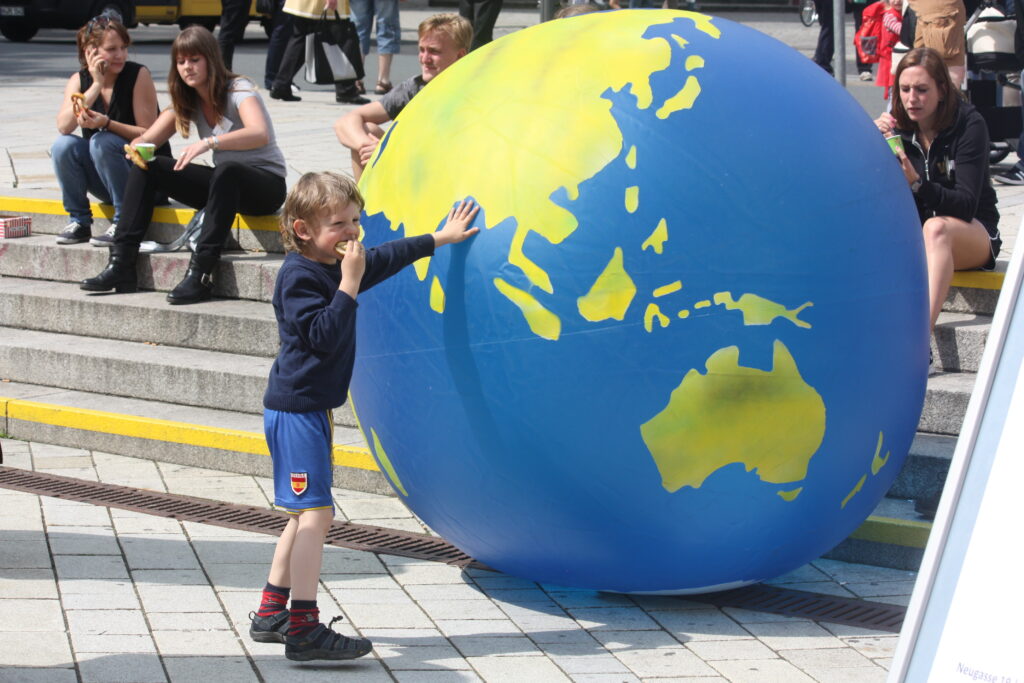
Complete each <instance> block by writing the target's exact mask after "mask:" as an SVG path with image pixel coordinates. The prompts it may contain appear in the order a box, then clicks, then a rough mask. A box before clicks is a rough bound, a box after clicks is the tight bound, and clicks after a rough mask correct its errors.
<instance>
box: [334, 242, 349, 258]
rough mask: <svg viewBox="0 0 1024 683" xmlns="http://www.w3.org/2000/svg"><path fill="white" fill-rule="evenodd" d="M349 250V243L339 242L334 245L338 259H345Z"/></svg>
mask: <svg viewBox="0 0 1024 683" xmlns="http://www.w3.org/2000/svg"><path fill="white" fill-rule="evenodd" d="M347 248H348V242H338V243H337V244H335V245H334V253H335V254H337V255H338V258H345V250H346V249H347Z"/></svg>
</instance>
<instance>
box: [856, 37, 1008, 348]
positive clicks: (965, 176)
mask: <svg viewBox="0 0 1024 683" xmlns="http://www.w3.org/2000/svg"><path fill="white" fill-rule="evenodd" d="M896 84H897V85H896V88H897V92H898V93H899V97H896V98H893V106H892V113H891V114H890V113H885V114H882V115H881V116H880V117H879V118H878V119H877V120H876V121H875V125H877V126H878V129H879V130H880V131H882V133H883V134H884V135H887V136H888V135H889V134H890V133H891V132H893V131H895V132H896V133H899V134H900V135H902V137H903V149H904V151H905V154H902V155H899V161H900V165H901V166H902V168H903V174H904V175H905V176H906V178H907V184H908V185H910V190H911V192H913V193H914V201H915V202H916V203H917V210H918V213H919V214H920V216H921V223H922V226H923V230H924V247H925V256H926V259H927V263H928V299H929V306H930V312H931V326H932V327H933V328H934V327H935V320H936V319H937V318H938V317H939V312H940V311H941V310H942V304H943V302H944V301H945V300H946V294H947V293H948V292H949V283H950V280H952V278H953V271H954V270H970V269H974V268H982V269H986V270H991V269H992V268H994V267H995V260H996V256H998V255H999V246H1000V244H1001V240H1000V239H999V228H998V224H999V211H998V210H996V193H995V190H993V189H992V181H991V178H990V177H989V168H988V148H989V139H988V128H987V126H986V125H985V120H984V119H983V118H982V117H981V114H979V113H978V112H977V111H976V110H975V109H974V107H972V106H971V105H970V104H969V103H967V102H966V101H964V100H963V99H962V98H961V97H960V95H959V93H960V91H959V90H958V89H956V88H954V87H953V84H952V80H951V78H950V75H949V70H948V69H947V68H946V65H945V63H944V62H943V60H942V56H941V55H939V53H938V52H936V51H935V50H932V49H930V48H917V49H914V50H911V51H910V52H908V53H907V54H906V56H905V57H904V58H903V61H901V62H900V64H899V67H897V69H896Z"/></svg>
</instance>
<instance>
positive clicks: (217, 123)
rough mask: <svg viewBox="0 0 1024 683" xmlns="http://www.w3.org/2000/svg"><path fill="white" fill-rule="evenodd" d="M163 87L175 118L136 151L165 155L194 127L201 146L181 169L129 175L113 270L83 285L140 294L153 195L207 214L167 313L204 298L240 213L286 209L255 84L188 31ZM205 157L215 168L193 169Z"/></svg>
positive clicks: (153, 164)
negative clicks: (156, 149) (163, 149)
mask: <svg viewBox="0 0 1024 683" xmlns="http://www.w3.org/2000/svg"><path fill="white" fill-rule="evenodd" d="M167 81H168V90H169V92H170V95H171V105H172V106H171V108H169V109H167V110H165V111H164V112H162V113H161V114H160V116H159V117H158V118H157V120H156V122H155V123H154V124H153V125H152V126H150V128H149V129H148V130H146V131H145V132H144V133H142V135H140V136H139V137H137V138H135V139H134V140H133V141H132V147H133V148H134V147H135V145H137V144H139V143H143V142H146V143H153V144H155V145H158V146H159V145H162V144H164V143H165V142H167V140H168V139H170V138H171V136H173V135H174V133H175V132H177V133H179V134H180V135H181V136H182V137H183V138H188V137H189V126H190V125H195V127H196V129H197V130H198V132H199V139H198V140H197V141H196V142H193V143H192V144H190V145H189V146H187V147H185V148H184V149H183V150H182V151H181V154H180V155H179V157H178V159H177V160H175V159H173V158H170V157H166V158H163V157H156V158H155V159H153V160H152V161H150V162H149V163H148V168H146V169H143V168H141V167H134V168H132V170H131V172H130V173H129V175H128V183H127V186H126V188H125V200H124V209H123V212H122V217H121V221H120V222H119V223H118V226H117V232H116V233H115V235H114V244H113V247H112V248H111V253H110V261H109V262H108V263H107V267H106V268H105V269H104V270H103V271H102V272H101V273H100V274H99V275H97V276H96V277H93V278H89V279H86V280H83V281H82V283H81V288H82V289H84V290H88V291H96V292H103V291H109V290H111V289H113V290H115V291H117V292H134V291H136V290H137V289H138V282H137V279H136V273H135V260H136V257H137V255H138V253H139V244H140V242H141V241H142V238H143V237H144V236H145V233H146V229H147V228H148V227H149V222H150V220H151V219H152V216H153V205H154V202H155V197H156V195H157V193H158V192H161V191H162V192H166V193H167V194H168V195H169V196H170V197H171V198H173V199H176V200H178V201H180V202H182V203H183V204H187V205H188V206H191V207H193V208H196V209H205V215H204V218H203V224H202V228H201V230H200V234H199V242H198V245H197V246H196V251H195V253H194V254H193V255H192V260H191V262H190V263H189V268H188V272H187V273H186V275H185V278H184V279H183V280H182V281H181V283H180V284H178V286H177V287H175V288H174V290H173V291H171V293H170V294H168V295H167V300H168V301H169V302H170V303H172V304H188V303H195V302H197V301H202V300H204V299H208V298H209V297H210V295H211V293H212V291H213V271H214V269H215V268H216V266H217V262H218V261H219V259H220V254H221V251H222V250H223V248H224V240H225V239H226V238H227V236H228V233H229V231H230V230H231V225H232V223H233V221H234V218H235V214H236V213H239V212H241V213H247V214H257V215H259V214H272V213H275V212H276V211H277V210H278V209H279V208H280V207H281V204H282V203H283V202H284V198H285V191H286V188H285V175H286V172H287V171H286V168H285V162H284V155H283V154H281V150H280V149H279V148H278V146H277V142H276V140H275V136H274V128H273V125H272V123H271V121H270V115H269V114H268V113H267V109H266V106H265V105H264V103H263V99H262V98H261V97H260V96H259V94H258V93H257V92H256V85H255V84H254V83H253V82H252V81H250V80H248V79H247V78H244V77H241V76H238V75H237V74H234V73H232V72H230V71H229V70H228V69H227V68H226V67H225V66H224V62H223V60H222V59H221V55H220V50H219V48H218V47H217V41H216V40H215V39H214V37H213V35H212V34H211V33H210V32H209V31H208V30H206V29H205V28H202V27H200V26H191V27H189V28H187V29H185V30H184V31H182V32H181V33H180V34H178V37H177V38H175V39H174V43H173V44H172V46H171V70H170V73H169V74H168V77H167ZM207 152H212V157H213V166H212V167H211V166H206V165H200V164H196V163H192V162H193V160H194V159H196V158H197V157H199V156H201V155H204V154H206V153H207Z"/></svg>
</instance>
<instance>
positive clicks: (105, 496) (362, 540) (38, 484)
mask: <svg viewBox="0 0 1024 683" xmlns="http://www.w3.org/2000/svg"><path fill="white" fill-rule="evenodd" d="M0 486H3V487H5V488H9V489H15V490H17V491H25V492H26V493H34V494H37V495H43V496H51V497H54V498H64V499H66V500H76V501H79V502H83V503H92V504H94V505H109V506H111V507H116V508H121V509H123V510H131V511H133V512H143V513H146V514H149V515H157V516H159V517H170V518H173V519H178V520H182V521H188V522H199V523H201V524H213V525H215V526H222V527H228V528H230V529H242V530H245V531H256V532H260V533H265V534H270V535H272V536H280V535H281V532H282V531H284V527H285V525H286V524H287V523H288V518H289V517H288V515H287V514H286V513H284V512H277V511H276V510H268V509H265V508H257V507H252V506H248V505H234V504H232V503H222V502H219V501H211V500H206V499H203V498H192V497H191V496H180V495H176V494H172V493H160V492H158V491H147V490H145V489H136V488H131V487H128V486H118V485H116V484H103V483H98V482H92V481H83V480H81V479H74V478H72V477H64V476H61V475H57V474H46V473H42V472H32V471H30V470H22V469H16V468H13V467H4V466H0ZM326 542H327V543H329V544H330V545H336V546H339V547H342V548H351V549H353V550H365V551H367V552H371V553H384V554H386V555H399V556H401V557H412V558H416V559H420V560H431V561H434V562H444V563H445V564H449V565H452V566H455V567H459V568H462V569H465V568H467V567H473V568H475V569H490V568H489V567H488V566H486V565H484V564H482V563H480V562H477V561H476V560H474V559H473V558H472V557H469V556H468V555H466V554H465V553H463V552H462V551H461V550H459V549H458V548H456V547H455V546H453V545H452V544H450V543H448V542H447V541H445V540H444V539H441V538H438V537H436V536H429V535H427V534H415V533H411V532H408V531H396V530H394V529H385V528H382V527H377V526H370V525H368V524H353V523H352V522H335V523H334V524H333V525H332V526H331V530H330V531H329V532H328V533H327V541H326Z"/></svg>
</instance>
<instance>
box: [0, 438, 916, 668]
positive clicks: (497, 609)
mask: <svg viewBox="0 0 1024 683" xmlns="http://www.w3.org/2000/svg"><path fill="white" fill-rule="evenodd" d="M0 445H2V447H3V453H4V465H6V466H11V467H18V468H23V469H29V470H35V471H39V472H47V473H52V474H60V475H65V476H71V477H77V478H79V479H83V480H88V481H101V482H107V483H112V484H119V485H123V486H133V487H140V488H146V489H151V490H156V491H162V492H168V493H176V494H184V495H190V496H200V497H204V498H210V499H217V500H224V501H226V502H232V503H244V504H251V505H258V506H269V505H270V502H271V497H272V495H273V482H272V481H271V480H270V479H269V478H263V477H254V476H248V475H239V474H231V473H225V472H217V471H214V470H208V469H200V468H195V467H185V466H181V465H172V464H165V463H159V462H154V461H152V460H142V459H136V458H130V457H125V456H119V455H112V454H109V453H100V452H91V451H86V450H81V449H74V448H65V447H60V446H51V445H47V444H41V443H31V442H24V441H14V440H11V439H3V440H2V441H0ZM334 496H335V503H336V506H337V518H338V519H339V520H349V521H353V522H362V523H368V524H374V525H377V526H384V527H388V528H393V529H401V530H407V531H421V532H422V531H425V529H424V527H423V526H422V525H421V524H420V523H419V521H418V520H417V519H416V518H415V517H413V515H412V514H411V513H410V512H409V511H408V510H407V509H406V508H405V507H404V506H403V505H402V504H401V503H399V502H398V501H397V500H396V499H394V498H390V497H387V496H375V495H372V494H366V493H360V492H355V491H345V490H341V489H336V490H335V491H334ZM275 542H276V538H275V537H272V536H268V535H265V534H259V533H254V532H247V531H237V530H232V529H225V528H221V527H217V526H211V525H204V524H198V523H193V522H179V521H177V520H173V519H166V518H162V517H154V516H150V515H145V514H141V513H136V512H129V511H125V510H119V509H116V508H107V507H102V506H94V505H89V504H85V503H78V502H73V501H67V500H62V499H57V498H50V497H45V496H38V495H32V494H27V493H21V492H17V491H12V490H9V489H4V488H0V614H5V615H20V616H19V617H18V618H16V619H15V618H8V619H5V620H3V621H2V622H0V681H3V682H4V683H22V682H25V683H29V682H32V683H34V682H39V683H62V682H63V681H68V682H69V683H70V682H76V683H114V682H126V683H161V682H171V683H175V682H178V681H180V682H182V683H186V682H188V683H192V682H193V681H197V680H217V681H218V682H219V683H228V682H234V681H264V682H268V683H269V682H275V681H289V682H297V683H303V682H305V681H310V682H315V681H326V680H334V679H335V678H337V677H338V676H339V675H344V676H345V680H351V681H401V682H407V681H408V682H416V683H427V682H430V683H434V682H442V681H544V682H545V683H546V682H547V681H578V682H580V683H602V682H609V683H611V682H619V681H622V682H626V681H647V680H652V681H690V680H693V681H704V682H711V681H736V682H745V681H758V682H762V681H783V682H786V683H789V682H791V681H818V682H819V683H826V682H831V681H857V682H858V683H870V682H871V681H884V680H885V677H886V671H887V667H888V665H889V662H890V658H891V657H892V654H893V651H894V648H895V644H896V638H897V636H895V635H893V634H890V633H885V632H881V631H873V630H867V629H862V628H854V627H850V626H839V625H835V624H826V623H815V622H813V621H809V620H806V619H797V618H792V617H781V616H777V615H772V614H765V613H760V612H753V611H750V610H744V609H737V608H722V609H719V608H716V607H710V606H708V605H706V604H703V603H700V602H697V601H691V600H684V599H681V598H674V597H665V596H625V595H616V594H604V593H595V592H593V591H580V590H574V589H569V588H563V587H559V586H550V585H538V584H535V583H533V582H530V581H524V580H522V579H517V578H514V577H510V576H505V575H502V574H498V573H493V572H489V571H482V570H468V571H461V570H459V569H457V568H454V567H449V566H446V565H442V564H437V563H432V562H428V561H423V560H413V559H408V558H401V557H392V556H388V555H374V554H372V553H366V552H359V551H355V550H348V549H344V548H336V547H326V548H325V555H324V569H323V575H322V580H321V584H320V594H319V601H320V608H321V610H322V613H323V614H324V616H325V618H330V617H332V616H334V615H336V614H342V615H344V616H345V620H344V621H343V622H340V623H339V625H338V629H339V631H340V632H342V633H345V634H347V635H355V634H359V635H362V636H364V637H367V638H370V639H371V640H373V642H374V645H375V647H374V652H373V654H372V655H370V656H368V657H366V658H364V659H361V660H356V661H353V662H331V663H324V662H320V663H305V664H298V663H295V662H290V661H289V660H287V659H285V658H284V656H283V652H282V650H283V646H281V645H277V644H265V643H264V644H261V643H254V642H253V641H251V640H250V639H249V636H248V614H249V612H250V611H251V610H253V609H255V608H256V606H257V603H258V601H259V598H260V590H261V589H262V586H263V584H264V583H265V582H266V574H267V570H268V569H269V566H270V560H271V557H272V555H273V551H274V543H275ZM914 578H915V574H914V573H913V572H906V571H899V570H893V569H883V568H879V567H869V566H865V565H854V564H847V563H843V562H837V561H832V560H818V561H815V562H813V563H811V564H808V565H805V566H803V567H800V568H799V569H797V570H795V571H793V572H791V573H790V574H787V575H785V576H782V577H780V578H778V579H776V580H774V581H772V582H771V583H773V584H777V585H782V586H787V587H792V588H796V589H800V590H808V591H814V592H819V593H824V594H829V595H841V596H845V597H860V598H865V599H870V600H873V601H883V602H891V603H898V604H906V603H907V601H908V599H909V593H910V591H911V589H912V586H913V581H914Z"/></svg>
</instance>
